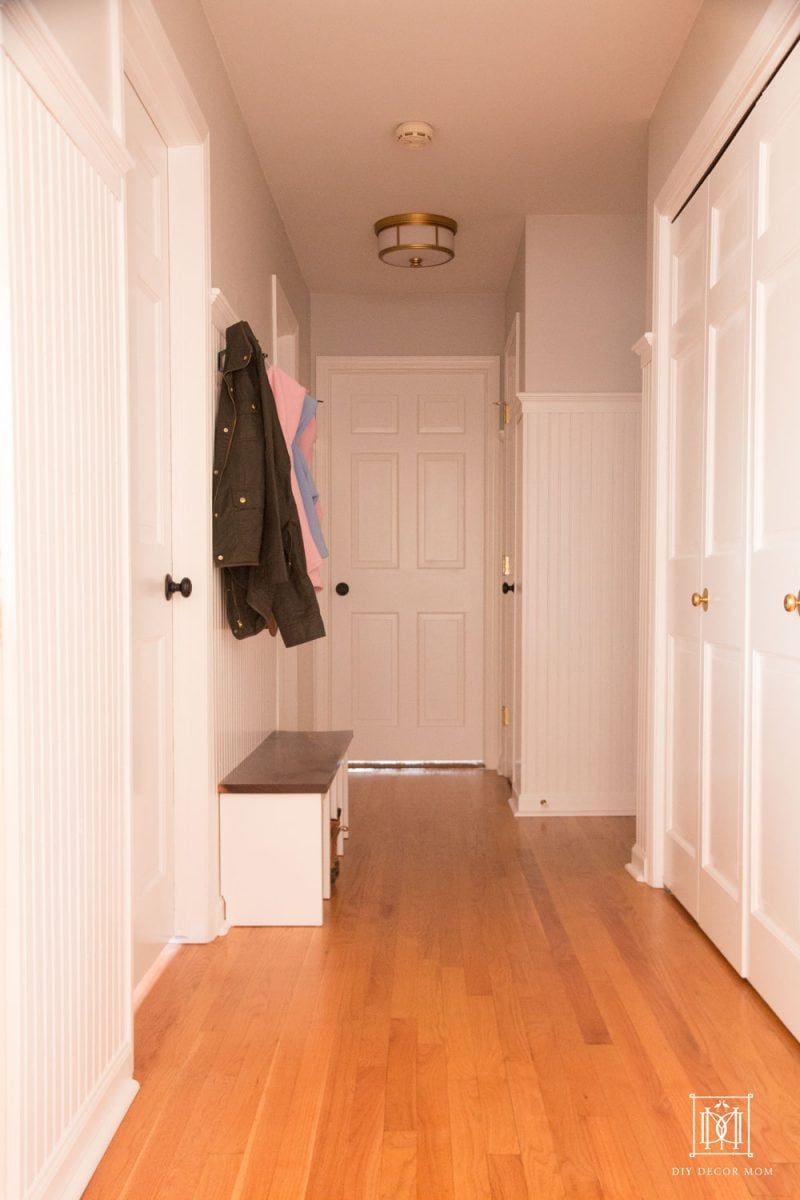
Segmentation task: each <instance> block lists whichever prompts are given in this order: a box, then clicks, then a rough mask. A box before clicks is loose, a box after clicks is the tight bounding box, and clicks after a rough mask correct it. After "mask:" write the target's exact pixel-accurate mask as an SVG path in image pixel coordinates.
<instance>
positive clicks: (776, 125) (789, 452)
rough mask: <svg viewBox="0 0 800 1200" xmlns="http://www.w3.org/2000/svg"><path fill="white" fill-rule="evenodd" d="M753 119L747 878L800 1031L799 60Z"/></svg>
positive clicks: (762, 949) (756, 960)
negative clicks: (789, 607)
mask: <svg viewBox="0 0 800 1200" xmlns="http://www.w3.org/2000/svg"><path fill="white" fill-rule="evenodd" d="M755 116H756V118H757V130H758V143H759V144H758V163H759V178H758V187H757V192H756V194H757V196H758V212H757V220H756V229H757V235H758V236H757V238H756V244H755V259H754V272H755V306H756V311H755V343H754V345H755V395H756V411H757V414H758V417H757V421H756V425H755V439H754V441H755V446H754V488H755V495H754V512H755V521H754V547H753V550H754V553H753V569H752V605H751V630H752V648H753V755H752V820H751V830H750V836H751V841H752V879H751V894H750V897H749V899H750V905H749V907H750V919H749V933H750V970H749V976H750V978H751V979H752V981H753V984H754V986H755V987H756V988H758V990H759V991H760V992H761V994H762V995H763V996H764V998H765V999H766V1000H767V1002H768V1003H769V1004H771V1005H772V1006H773V1008H774V1009H775V1011H776V1012H777V1013H778V1015H779V1016H780V1017H781V1019H782V1020H783V1021H785V1022H786V1024H787V1025H788V1026H789V1028H790V1029H791V1030H792V1032H793V1033H794V1034H795V1036H796V1037H800V888H798V879H799V878H800V808H798V804H797V797H796V792H797V787H796V782H797V779H798V777H800V775H799V773H800V739H799V738H798V736H797V713H798V711H800V608H798V609H795V611H794V612H787V611H786V610H785V608H784V597H785V596H792V595H793V596H795V597H796V596H798V594H800V496H799V495H798V488H797V453H796V448H797V446H798V445H800V405H798V402H797V337H798V329H800V224H798V220H797V213H798V211H799V206H800V162H799V161H798V154H797V146H798V138H800V57H799V56H798V54H797V52H796V51H795V53H794V54H793V55H792V57H791V58H790V59H789V60H788V62H787V63H786V64H785V65H784V67H783V68H782V69H781V71H780V72H779V73H778V75H777V76H776V78H775V80H774V81H773V82H772V83H771V84H770V86H769V88H768V89H767V91H766V93H765V94H764V97H763V98H762V100H761V101H760V103H759V105H758V107H757V109H756V113H755Z"/></svg>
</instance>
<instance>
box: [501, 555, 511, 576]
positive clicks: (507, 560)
mask: <svg viewBox="0 0 800 1200" xmlns="http://www.w3.org/2000/svg"><path fill="white" fill-rule="evenodd" d="M503 574H504V575H510V574H511V555H510V554H504V555H503Z"/></svg>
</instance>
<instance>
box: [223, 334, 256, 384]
mask: <svg viewBox="0 0 800 1200" xmlns="http://www.w3.org/2000/svg"><path fill="white" fill-rule="evenodd" d="M259 354H261V347H260V346H259V344H258V341H257V339H256V336H255V334H254V333H253V331H252V329H251V328H250V326H249V325H248V324H247V321H239V322H238V324H236V325H229V326H228V328H227V329H226V330H225V365H224V367H223V368H222V373H223V375H228V374H229V373H230V372H231V371H240V370H241V369H242V367H246V366H247V364H248V363H249V362H250V360H251V359H252V358H253V357H254V356H255V355H259Z"/></svg>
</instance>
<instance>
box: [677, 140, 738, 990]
mask: <svg viewBox="0 0 800 1200" xmlns="http://www.w3.org/2000/svg"><path fill="white" fill-rule="evenodd" d="M751 147H752V137H751V136H748V135H747V134H746V133H742V134H741V135H740V137H739V138H738V139H737V141H736V142H735V143H734V144H733V146H732V147H731V149H730V150H729V151H728V153H727V154H726V155H725V157H724V159H723V160H722V161H721V162H720V163H719V165H718V166H717V167H716V169H715V170H714V171H713V173H712V174H711V176H710V177H709V179H708V181H707V182H706V183H705V184H704V185H703V186H702V187H701V188H700V189H699V191H698V192H697V194H696V195H695V196H694V197H693V199H692V201H691V202H690V203H689V205H687V207H686V209H685V210H684V212H683V213H682V214H681V216H680V217H679V218H678V220H677V221H676V224H675V230H674V241H673V256H672V259H673V273H672V279H673V307H672V316H673V321H672V329H671V345H670V366H671V378H670V384H671V389H670V429H671V442H672V453H671V457H670V525H669V546H670V556H669V562H668V574H667V577H668V584H669V600H668V622H669V624H668V655H667V664H668V666H667V672H668V676H667V677H668V710H669V722H668V760H667V761H668V777H667V837H666V855H665V882H666V884H667V886H668V887H669V888H671V890H672V891H673V892H674V893H675V895H676V896H677V897H678V899H679V900H680V901H681V903H682V904H684V905H685V907H686V908H687V909H688V910H689V911H690V912H691V913H692V915H693V916H694V917H695V918H696V919H697V921H698V922H699V924H700V925H701V927H702V928H703V929H705V930H706V932H707V933H708V934H709V936H710V937H712V938H713V940H714V941H715V943H716V944H717V945H718V946H719V947H720V949H721V950H722V951H723V953H724V954H725V956H726V957H727V958H728V959H729V960H730V962H731V963H733V965H734V966H735V967H736V968H737V970H741V969H742V966H743V947H742V903H743V901H742V845H741V843H742V838H741V825H742V815H743V763H744V745H745V741H744V734H745V725H744V722H745V706H744V697H745V629H746V626H745V598H746V550H747V507H746V503H747V437H748V421H749V365H748V364H749V339H750V283H751V246H752V236H751V224H752V220H751V213H752V155H751Z"/></svg>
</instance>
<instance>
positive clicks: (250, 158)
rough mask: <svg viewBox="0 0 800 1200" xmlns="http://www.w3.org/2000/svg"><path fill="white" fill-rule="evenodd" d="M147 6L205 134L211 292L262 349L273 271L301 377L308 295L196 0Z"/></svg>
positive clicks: (266, 343)
mask: <svg viewBox="0 0 800 1200" xmlns="http://www.w3.org/2000/svg"><path fill="white" fill-rule="evenodd" d="M154 8H155V9H156V11H157V13H158V16H159V18H160V20H161V23H162V25H163V26H164V29H165V31H166V34H167V36H168V38H169V40H170V42H171V43H172V46H173V49H174V50H175V53H176V55H177V57H178V60H179V62H180V64H181V67H182V69H183V71H184V73H185V75H186V78H187V80H188V81H189V85H190V86H191V89H192V91H193V93H194V96H195V99H196V100H197V103H198V104H199V105H200V108H201V109H202V111H203V115H204V117H205V119H206V121H207V122H208V126H209V129H210V149H211V268H212V280H213V283H214V286H215V287H218V288H220V289H221V290H222V292H223V293H224V295H225V297H226V298H227V300H228V302H229V303H230V305H231V307H232V308H233V309H234V310H235V311H236V312H237V313H238V314H239V316H240V318H241V319H242V320H245V321H248V322H249V323H250V325H251V326H252V329H253V331H254V333H255V335H256V337H257V338H258V339H259V341H260V342H261V345H262V347H263V349H264V350H267V351H269V350H270V349H271V347H270V340H271V327H272V326H271V322H272V316H271V293H270V288H271V276H272V274H273V272H274V273H275V274H276V275H277V276H278V278H279V280H280V282H281V286H282V287H283V290H284V292H285V293H286V296H287V298H288V300H289V303H290V304H291V306H292V309H293V310H294V313H295V315H296V317H297V319H298V321H299V323H300V376H301V378H307V371H308V352H309V294H308V289H307V287H306V285H305V281H304V279H303V277H302V275H301V273H300V269H299V267H298V265H297V261H296V259H295V256H294V252H293V250H292V247H291V245H290V243H289V239H288V237H287V235H286V230H285V229H284V226H283V222H282V220H281V217H280V214H279V212H278V210H277V208H276V206H275V202H274V200H273V198H272V194H271V192H270V190H269V186H268V183H267V181H266V180H265V178H264V173H263V171H262V169H261V166H260V163H259V161H258V158H257V156H256V152H255V149H254V148H253V144H252V142H251V140H250V135H249V134H248V132H247V130H246V128H245V125H244V119H243V117H242V114H241V111H240V109H239V106H238V104H237V103H236V99H235V97H234V94H233V90H232V88H231V85H230V82H229V80H228V76H227V73H226V71H225V67H224V65H223V62H222V58H221V57H220V54H219V50H218V49H217V45H216V42H215V41H214V39H213V37H212V35H211V30H210V29H209V26H208V23H207V21H206V18H205V14H204V13H203V10H202V7H201V5H200V4H199V3H198V2H197V0H154Z"/></svg>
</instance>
